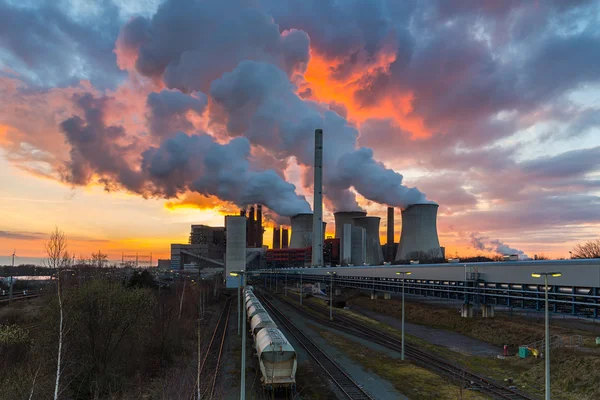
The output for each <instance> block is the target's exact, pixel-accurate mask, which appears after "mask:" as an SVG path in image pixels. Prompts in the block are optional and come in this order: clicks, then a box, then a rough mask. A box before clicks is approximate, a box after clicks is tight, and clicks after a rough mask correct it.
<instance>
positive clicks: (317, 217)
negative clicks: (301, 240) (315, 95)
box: [292, 129, 324, 266]
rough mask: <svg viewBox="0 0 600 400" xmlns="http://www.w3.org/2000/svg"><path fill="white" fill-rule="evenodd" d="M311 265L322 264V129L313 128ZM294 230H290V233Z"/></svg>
mask: <svg viewBox="0 0 600 400" xmlns="http://www.w3.org/2000/svg"><path fill="white" fill-rule="evenodd" d="M313 170H314V173H315V179H314V202H313V211H314V214H313V226H312V265H313V266H321V265H323V232H324V230H323V129H315V164H314V167H313ZM293 233H294V231H293V230H292V234H293Z"/></svg>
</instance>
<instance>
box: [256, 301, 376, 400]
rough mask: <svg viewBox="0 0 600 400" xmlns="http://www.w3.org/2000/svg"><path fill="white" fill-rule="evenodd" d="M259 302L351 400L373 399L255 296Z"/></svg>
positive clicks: (266, 302)
mask: <svg viewBox="0 0 600 400" xmlns="http://www.w3.org/2000/svg"><path fill="white" fill-rule="evenodd" d="M257 297H258V299H259V300H260V302H261V303H262V304H263V305H264V306H265V308H266V309H267V310H268V311H269V313H270V314H271V315H272V316H273V317H275V318H277V320H279V322H280V323H281V324H282V325H283V327H284V328H285V329H286V330H287V331H288V332H289V333H290V334H291V335H292V336H294V338H296V340H297V341H298V343H300V344H301V345H302V347H304V349H305V350H306V351H307V352H308V354H309V355H310V356H311V357H312V358H313V359H314V360H315V361H316V362H317V364H319V365H320V366H321V368H323V370H324V371H325V373H327V375H328V376H329V378H331V380H332V381H333V382H334V383H335V385H336V386H337V387H338V388H339V389H340V390H341V391H342V393H344V394H345V395H346V397H347V398H348V399H352V400H362V399H365V400H369V399H373V397H371V396H370V395H369V394H368V393H367V392H366V391H365V390H364V389H363V388H362V387H361V386H360V385H359V384H358V383H356V382H355V381H354V380H353V379H352V378H351V377H350V376H349V375H348V374H346V372H344V371H343V370H342V369H341V368H340V367H339V366H338V365H337V363H336V362H335V361H333V360H332V359H331V358H330V357H329V356H328V355H327V354H325V353H324V352H323V351H322V350H321V349H320V348H319V346H317V345H316V344H315V343H314V342H313V341H312V340H311V339H310V338H309V337H308V336H307V335H305V334H304V333H303V332H302V331H301V330H300V329H298V327H297V326H296V325H294V323H293V322H292V321H291V319H289V318H288V317H287V316H285V315H284V314H283V313H282V312H280V311H279V310H278V309H277V308H276V307H274V306H273V304H272V303H271V302H270V301H269V300H268V299H267V298H265V296H262V295H257Z"/></svg>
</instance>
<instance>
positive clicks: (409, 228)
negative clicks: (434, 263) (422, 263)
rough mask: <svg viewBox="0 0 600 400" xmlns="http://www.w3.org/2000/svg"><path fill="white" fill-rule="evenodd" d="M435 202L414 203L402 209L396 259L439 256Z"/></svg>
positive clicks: (436, 206)
mask: <svg viewBox="0 0 600 400" xmlns="http://www.w3.org/2000/svg"><path fill="white" fill-rule="evenodd" d="M438 207H439V206H438V205H437V204H433V203H432V204H414V205H412V206H409V207H407V208H406V209H404V210H402V234H401V236H400V243H399V244H398V251H397V252H396V261H399V260H411V259H419V258H427V259H438V258H441V257H442V256H443V255H442V249H441V248H440V242H439V239H438V234H437V210H438Z"/></svg>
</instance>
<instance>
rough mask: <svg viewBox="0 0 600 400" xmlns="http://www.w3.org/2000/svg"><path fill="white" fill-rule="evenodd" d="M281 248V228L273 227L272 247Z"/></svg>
mask: <svg viewBox="0 0 600 400" xmlns="http://www.w3.org/2000/svg"><path fill="white" fill-rule="evenodd" d="M280 248H281V229H280V228H273V249H280Z"/></svg>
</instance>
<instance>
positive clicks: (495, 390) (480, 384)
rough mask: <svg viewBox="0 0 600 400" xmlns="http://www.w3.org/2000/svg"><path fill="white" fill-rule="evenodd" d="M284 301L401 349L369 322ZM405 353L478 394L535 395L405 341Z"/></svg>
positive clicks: (504, 399) (511, 398)
mask: <svg viewBox="0 0 600 400" xmlns="http://www.w3.org/2000/svg"><path fill="white" fill-rule="evenodd" d="M285 303H286V304H288V305H290V306H291V307H293V308H295V310H296V311H297V312H298V313H300V314H302V315H304V316H306V317H308V318H311V319H314V320H317V321H319V323H321V324H322V325H327V326H330V327H332V328H335V329H337V330H340V331H343V332H346V333H349V334H351V335H354V336H357V337H360V338H362V339H365V340H369V341H371V342H373V343H377V344H379V345H381V346H383V347H386V348H388V349H390V350H394V351H397V352H400V351H401V346H402V342H401V341H400V340H399V339H395V338H393V337H389V336H387V337H386V336H384V335H383V334H382V332H381V331H378V330H376V329H373V328H371V327H369V326H368V325H365V324H361V323H360V322H358V321H356V320H355V319H352V318H350V317H346V316H343V315H339V314H336V315H335V317H334V321H329V318H328V312H329V310H328V308H326V307H320V306H316V305H313V304H306V303H305V307H308V308H310V309H312V310H314V311H316V312H318V313H319V314H322V315H323V318H318V317H316V316H315V315H314V314H312V313H309V312H307V311H306V310H303V309H301V308H300V307H299V306H298V305H296V304H292V303H290V302H287V301H286V302H285ZM326 314H327V315H326ZM404 352H405V354H406V356H407V357H408V358H410V359H412V360H413V361H415V362H416V363H417V364H419V365H421V366H423V367H425V368H427V369H430V370H434V371H436V372H438V373H440V374H442V375H444V376H446V377H448V378H449V379H451V380H453V381H455V382H458V383H460V384H463V385H465V386H468V387H470V388H471V389H472V390H477V391H479V392H480V393H483V394H485V395H487V396H490V397H491V398H493V399H499V400H537V399H536V398H535V397H531V396H530V395H528V394H525V393H522V392H521V391H519V390H516V389H513V388H509V387H506V386H503V385H501V384H499V383H497V382H494V381H493V380H491V379H488V378H486V377H484V376H481V375H478V374H475V373H473V372H470V371H468V370H466V369H464V368H461V367H459V366H457V365H455V364H453V363H451V362H449V361H447V360H445V359H443V358H441V357H438V356H436V355H433V354H431V353H427V352H425V351H422V350H420V349H419V348H417V347H415V346H411V345H409V344H407V343H404Z"/></svg>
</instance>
